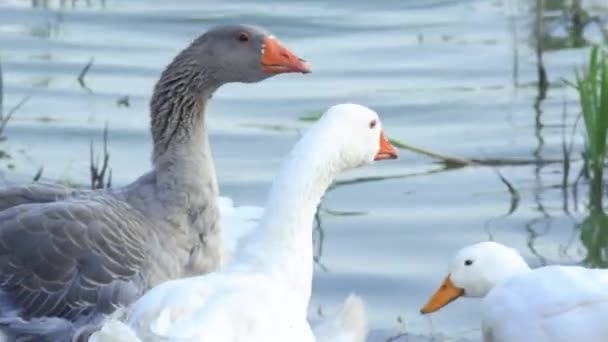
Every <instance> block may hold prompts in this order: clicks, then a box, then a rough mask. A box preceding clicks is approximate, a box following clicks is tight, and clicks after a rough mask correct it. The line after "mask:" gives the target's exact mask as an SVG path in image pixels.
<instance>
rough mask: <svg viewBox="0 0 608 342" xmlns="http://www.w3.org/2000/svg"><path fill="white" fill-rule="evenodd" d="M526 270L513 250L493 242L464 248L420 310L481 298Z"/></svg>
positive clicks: (426, 311) (435, 309) (427, 311)
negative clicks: (464, 298) (471, 298)
mask: <svg viewBox="0 0 608 342" xmlns="http://www.w3.org/2000/svg"><path fill="white" fill-rule="evenodd" d="M528 270H530V267H529V266H528V264H527V263H526V261H525V260H524V258H523V257H522V256H521V255H520V254H519V252H517V250H515V249H513V248H510V247H507V246H504V245H501V244H499V243H496V242H490V241H487V242H480V243H476V244H474V245H471V246H467V247H465V248H463V249H461V250H460V251H458V253H456V256H454V258H453V259H452V261H451V262H450V267H449V274H448V276H447V277H446V278H445V280H444V281H443V284H441V286H440V287H439V289H438V290H437V291H436V292H435V294H433V296H432V297H431V299H429V301H428V302H427V304H426V305H425V306H424V307H423V308H422V309H421V310H420V311H421V312H422V313H423V314H427V313H431V312H434V311H437V310H439V309H441V308H442V307H444V306H445V305H447V304H449V303H450V302H451V301H453V300H455V299H457V298H458V297H461V296H465V297H484V296H485V295H487V294H488V292H490V291H491V290H492V289H493V288H494V287H495V286H497V285H499V284H500V283H502V282H503V281H505V280H506V279H508V278H509V277H511V276H513V275H515V274H518V273H522V272H525V271H528Z"/></svg>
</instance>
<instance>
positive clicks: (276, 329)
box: [128, 104, 397, 342]
mask: <svg viewBox="0 0 608 342" xmlns="http://www.w3.org/2000/svg"><path fill="white" fill-rule="evenodd" d="M396 156H397V151H396V150H395V149H394V147H393V146H392V145H391V144H390V143H389V142H388V140H387V139H386V137H384V134H383V133H382V129H381V124H380V120H379V118H378V116H377V114H376V113H375V112H373V111H372V110H370V109H368V108H366V107H363V106H359V105H354V104H344V105H337V106H334V107H332V108H330V109H329V110H328V111H327V112H326V113H325V114H324V115H323V116H322V118H321V119H320V120H319V121H318V122H317V123H316V124H314V125H313V126H312V127H311V128H310V129H309V130H308V131H307V132H306V134H305V135H304V136H303V137H302V139H301V140H300V141H299V142H298V143H297V144H296V146H295V147H294V148H293V150H292V151H291V152H290V154H289V155H288V156H287V158H286V160H285V162H284V163H283V166H282V168H281V171H280V172H279V174H278V175H277V177H276V178H275V180H274V181H273V184H272V187H271V190H270V194H269V198H268V202H267V205H266V207H265V210H264V214H263V216H262V217H261V219H260V223H259V225H258V226H257V227H256V228H255V229H253V230H252V232H251V233H250V234H249V235H247V236H246V237H245V238H244V239H242V241H241V242H240V243H239V247H238V249H237V250H236V252H235V253H234V255H233V256H232V258H231V260H230V261H229V262H228V263H227V264H226V265H225V266H224V267H223V268H222V269H221V270H220V271H217V272H214V273H210V274H207V275H204V276H197V277H190V278H183V279H178V280H172V281H168V282H165V283H163V284H161V285H159V286H157V287H155V288H153V289H152V290H150V291H149V292H147V293H146V294H145V295H144V296H143V297H141V298H140V299H139V300H138V301H137V302H136V303H135V304H134V306H133V307H132V309H131V311H130V314H129V319H128V324H129V326H130V327H131V329H132V330H133V331H134V332H135V333H136V334H137V336H138V338H139V339H141V340H142V341H150V342H154V341H169V340H170V341H192V342H197V341H201V342H203V341H204V342H207V341H214V342H223V341H230V342H237V341H248V342H256V341H264V342H272V341H295V342H297V341H303V342H304V341H306V342H311V341H315V336H314V334H313V331H312V329H311V326H310V325H309V323H308V322H307V319H306V316H307V309H308V302H309V299H310V292H311V286H312V275H313V262H312V260H313V258H312V256H313V246H312V238H311V237H312V221H313V217H314V213H315V211H316V208H317V206H318V204H319V202H320V200H321V197H322V195H323V194H324V193H325V190H326V189H327V188H328V187H329V185H330V184H331V182H333V180H334V178H335V177H336V176H337V175H338V174H339V173H340V172H342V171H345V170H348V169H352V168H355V167H358V166H361V165H365V164H369V163H371V162H372V161H373V160H380V159H388V158H396ZM348 303H349V302H348V300H347V302H346V304H347V305H346V306H345V308H346V310H345V312H343V313H342V314H340V315H339V316H338V317H344V321H343V322H344V324H336V325H335V326H342V327H347V328H354V329H352V330H353V331H354V330H357V331H359V332H354V333H353V334H352V335H351V336H353V339H355V340H353V341H361V340H363V339H364V336H363V337H361V336H359V335H360V332H361V331H365V332H366V331H367V328H366V324H365V323H364V322H361V321H362V320H363V321H364V320H365V318H364V314H363V315H359V314H357V313H355V314H353V312H357V310H359V309H357V308H361V305H357V304H356V301H355V304H353V305H348ZM351 304H352V302H351ZM349 307H350V308H351V309H348V308H349ZM352 308H354V309H352ZM359 312H363V311H362V308H361V310H359ZM361 317H362V318H361ZM349 322H350V323H349ZM353 322H355V323H353ZM330 325H331V324H330ZM362 326H364V328H361V327H362ZM325 330H327V329H325ZM321 331H323V329H321ZM364 334H365V333H364ZM323 336H340V337H342V336H346V335H339V334H338V335H331V334H326V333H324V335H323ZM357 338H358V340H356V339H357ZM319 340H321V338H320V339H319Z"/></svg>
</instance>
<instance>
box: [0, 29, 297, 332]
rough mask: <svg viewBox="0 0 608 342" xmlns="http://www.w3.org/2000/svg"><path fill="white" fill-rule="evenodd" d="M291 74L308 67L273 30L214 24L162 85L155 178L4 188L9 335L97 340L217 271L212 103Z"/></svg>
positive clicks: (156, 102) (154, 108)
mask: <svg viewBox="0 0 608 342" xmlns="http://www.w3.org/2000/svg"><path fill="white" fill-rule="evenodd" d="M243 36H246V37H247V39H246V40H244V39H243V38H242V37H243ZM270 45H272V46H270ZM265 47H266V49H264V48H265ZM263 51H266V52H263ZM271 52H272V53H273V54H275V55H273V56H270V57H268V56H267V55H270V54H271ZM267 58H270V59H269V60H270V61H271V62H268V61H266V62H267V63H264V61H265V59H267ZM277 58H278V59H277ZM281 59H283V60H281ZM283 62H284V65H283V64H282V63H283ZM269 63H270V64H269ZM284 72H308V68H307V67H306V66H305V64H304V63H303V62H302V61H301V60H300V59H298V58H297V57H296V56H295V55H293V54H292V53H291V52H289V51H288V50H287V49H285V48H284V47H282V46H281V45H280V44H279V43H278V41H276V39H274V38H272V37H270V36H269V35H268V33H266V32H265V31H264V30H262V29H259V28H255V27H252V26H246V25H231V26H220V27H217V28H214V29H211V30H209V31H207V33H205V34H203V35H202V36H201V37H199V38H197V39H196V40H195V41H194V42H193V43H192V44H190V46H188V47H187V48H186V49H184V50H183V51H182V52H180V53H179V54H178V55H177V56H176V57H175V58H174V60H173V61H172V62H171V63H170V64H169V65H168V66H167V68H166V69H165V70H164V72H163V73H162V75H161V77H160V79H159V81H158V82H157V84H156V86H155V88H154V94H153V96H152V100H151V101H150V115H151V123H152V127H151V128H152V129H151V130H152V140H153V143H154V152H153V156H152V162H153V170H152V171H151V172H149V173H147V174H145V175H143V176H141V177H140V178H139V179H138V180H136V181H135V182H133V183H131V184H129V185H127V186H125V187H123V188H120V189H116V190H95V191H92V190H77V189H71V188H68V187H64V186H61V185H51V184H41V183H35V184H29V185H20V186H11V187H8V188H5V189H3V190H2V189H0V333H2V334H4V335H6V337H7V339H8V340H9V341H36V342H45V341H49V342H50V341H52V342H63V341H65V342H68V341H86V340H87V339H88V336H89V335H90V334H91V333H92V332H93V331H95V330H96V329H98V327H99V324H100V323H101V321H102V319H103V317H104V315H106V314H110V313H111V312H112V311H114V309H115V308H116V307H117V306H128V305H129V304H130V303H132V302H133V301H134V300H135V299H137V298H138V297H139V296H140V295H141V294H142V293H143V292H144V291H146V290H147V289H149V288H151V287H153V286H155V285H156V284H158V283H160V282H163V281H166V280H170V279H175V278H178V277H182V276H186V275H191V274H194V273H203V272H208V271H211V270H213V269H215V267H216V266H217V265H218V263H219V262H220V258H221V254H222V246H221V231H220V227H219V208H218V203H217V197H218V195H219V191H218V186H217V180H216V177H215V169H214V166H213V161H212V159H211V154H210V147H209V142H208V137H207V134H206V128H205V117H204V112H205V108H206V102H207V100H208V99H209V98H210V97H211V95H212V94H213V92H214V91H215V90H217V89H218V88H219V87H220V86H221V85H223V84H225V83H230V82H247V83H250V82H259V81H262V80H264V79H266V78H268V77H271V76H273V75H275V74H278V73H284ZM0 339H1V337H0Z"/></svg>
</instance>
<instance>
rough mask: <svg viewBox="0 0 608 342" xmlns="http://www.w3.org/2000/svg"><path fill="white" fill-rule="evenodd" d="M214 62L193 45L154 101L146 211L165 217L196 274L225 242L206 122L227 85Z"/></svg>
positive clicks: (166, 232) (168, 232)
mask: <svg viewBox="0 0 608 342" xmlns="http://www.w3.org/2000/svg"><path fill="white" fill-rule="evenodd" d="M210 65H212V64H210V63H205V62H204V61H203V60H202V58H201V53H200V51H197V50H196V49H195V47H194V45H192V46H190V47H189V48H187V49H186V50H184V51H182V52H181V53H180V54H179V55H178V56H177V57H175V59H174V60H173V61H172V62H171V64H169V66H167V68H166V69H165V70H164V71H163V73H162V75H161V77H160V80H159V81H158V82H157V84H156V86H155V89H154V94H153V96H152V100H151V102H150V111H151V121H152V122H151V126H152V139H153V141H154V150H153V156H152V160H153V164H154V177H153V184H154V189H155V190H154V194H155V195H154V199H150V198H148V197H147V198H148V201H149V202H145V201H144V203H143V204H144V205H145V207H146V208H144V209H143V210H144V211H145V212H146V213H147V214H148V215H152V216H153V217H155V218H156V219H157V220H158V221H159V222H162V224H161V225H160V226H159V227H161V230H162V232H163V233H162V234H161V235H162V236H164V237H166V238H169V239H170V241H172V242H169V241H166V242H165V243H167V244H168V246H169V245H170V246H171V247H170V248H171V249H174V250H175V252H174V254H175V255H178V256H179V257H176V258H178V259H180V260H184V258H186V259H188V264H189V265H190V264H191V266H188V267H189V268H191V269H192V272H194V273H197V272H205V271H209V270H211V269H213V268H215V266H216V265H217V263H218V262H219V255H220V244H221V242H220V240H219V239H220V235H221V231H220V220H219V208H218V203H217V197H218V195H219V190H218V183H217V179H216V174H215V168H214V164H213V158H212V155H211V149H210V146H209V139H208V136H207V129H206V125H205V109H206V107H207V101H208V99H209V98H210V97H211V96H212V94H213V93H214V92H215V90H217V88H218V87H219V86H220V85H221V84H220V83H219V82H218V81H217V80H216V78H215V77H214V71H215V70H214V69H213V68H212V67H210ZM146 196H148V195H146ZM150 201H153V203H152V202H150ZM153 204H154V205H153ZM194 250H197V251H200V253H198V252H197V253H193V251H194Z"/></svg>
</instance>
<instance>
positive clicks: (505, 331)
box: [421, 242, 608, 342]
mask: <svg viewBox="0 0 608 342" xmlns="http://www.w3.org/2000/svg"><path fill="white" fill-rule="evenodd" d="M449 269H450V273H449V275H448V276H447V277H446V278H445V280H444V282H443V284H442V285H441V287H440V288H439V289H438V290H437V292H436V293H435V294H434V295H433V296H432V297H431V299H430V300H429V302H428V303H427V304H426V305H425V306H424V307H423V308H422V310H421V312H422V313H431V312H434V311H437V310H439V309H441V308H442V307H443V306H445V305H446V304H448V303H450V302H451V301H453V300H455V299H456V298H458V297H461V296H465V297H485V298H484V299H483V310H482V312H483V318H482V332H483V340H484V342H566V341H567V342H572V341H585V342H600V341H606V340H607V339H608V324H606V320H607V319H608V271H607V270H598V269H589V268H584V267H579V266H545V267H541V268H537V269H534V270H532V269H530V267H529V266H528V264H527V263H526V262H525V260H524V259H523V258H522V256H521V255H520V254H519V253H518V252H517V251H516V250H515V249H512V248H509V247H506V246H503V245H501V244H498V243H495V242H481V243H477V244H474V245H471V246H468V247H465V248H463V249H461V250H460V251H459V252H458V253H457V254H456V256H455V257H454V259H453V260H452V262H451V264H450V267H449Z"/></svg>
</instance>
